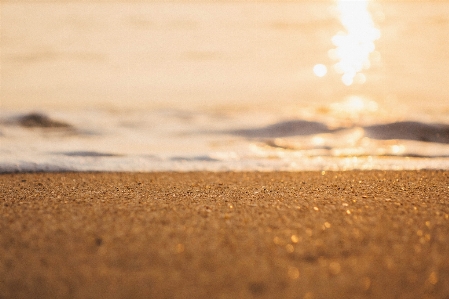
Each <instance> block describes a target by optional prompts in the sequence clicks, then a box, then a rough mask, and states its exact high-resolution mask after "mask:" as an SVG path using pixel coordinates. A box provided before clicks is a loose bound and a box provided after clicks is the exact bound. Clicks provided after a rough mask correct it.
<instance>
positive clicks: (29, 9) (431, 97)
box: [0, 0, 449, 172]
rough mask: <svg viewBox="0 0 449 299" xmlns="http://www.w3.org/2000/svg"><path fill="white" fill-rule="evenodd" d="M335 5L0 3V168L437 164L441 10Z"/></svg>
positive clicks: (446, 32)
mask: <svg viewBox="0 0 449 299" xmlns="http://www.w3.org/2000/svg"><path fill="white" fill-rule="evenodd" d="M359 2H363V1H359ZM339 3H340V2H338V1H328V2H327V1H320V2H298V3H294V2H288V3H233V2H219V3H204V2H201V3H188V2H184V3H182V2H170V3H157V2H153V3H151V2H135V3H120V2H113V3H108V2H95V3H81V2H58V1H57V2H50V3H48V2H46V3H29V2H20V1H19V2H4V3H2V8H1V25H2V26H1V39H2V43H1V45H0V47H1V70H0V72H1V98H0V99H1V111H0V171H1V172H11V171H39V170H40V171H54V170H82V171H85V170H108V171H109V170H110V171H114V170H126V171H153V170H182V171H186V170H268V171H270V170H278V169H282V170H328V169H423V168H433V169H448V168H449V100H448V99H449V88H448V87H447V86H449V77H448V75H447V70H448V69H449V42H448V39H447V36H449V4H448V3H446V2H423V3H421V2H420V3H413V2H401V3H393V2H385V1H382V2H381V1H379V2H377V1H374V0H373V1H368V2H367V6H366V7H355V6H354V7H352V6H349V8H348V7H346V8H345V7H344V5H343V6H339ZM342 3H344V2H342ZM340 4H341V3H340ZM346 6H347V5H346ZM345 9H346V10H347V11H346V12H345ZM348 9H349V10H348ZM358 9H361V11H358ZM348 11H349V12H348ZM355 15H362V16H363V18H356V17H354V16H355ZM352 23H354V24H352ZM351 24H352V25H351ZM351 26H352V27H351ZM362 29H363V30H362ZM348 53H349V55H348Z"/></svg>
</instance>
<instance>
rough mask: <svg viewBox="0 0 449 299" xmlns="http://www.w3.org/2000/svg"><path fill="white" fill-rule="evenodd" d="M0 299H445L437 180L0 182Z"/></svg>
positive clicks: (154, 176)
mask: <svg viewBox="0 0 449 299" xmlns="http://www.w3.org/2000/svg"><path fill="white" fill-rule="evenodd" d="M0 231H1V233H0V298H2V299H3V298H446V299H447V298H449V172H448V171H387V172H384V171H365V172H360V171H348V172H325V173H324V172H323V173H321V172H299V173H279V172H270V173H258V172H247V173H246V172H243V173H207V172H204V173H203V172H194V173H147V174H138V173H40V174H3V175H0Z"/></svg>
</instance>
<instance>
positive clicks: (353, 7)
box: [329, 0, 380, 86]
mask: <svg viewBox="0 0 449 299" xmlns="http://www.w3.org/2000/svg"><path fill="white" fill-rule="evenodd" d="M368 2H369V0H352V1H348V0H339V1H338V2H337V9H338V12H339V16H340V20H341V23H342V25H343V26H344V28H345V30H346V32H343V31H341V32H338V33H337V34H336V35H335V36H334V37H333V38H332V43H333V44H334V45H335V46H336V48H335V49H332V50H330V51H329V56H330V58H331V59H334V60H337V63H336V64H335V65H334V69H335V71H336V72H337V73H339V74H341V75H342V78H341V79H342V81H343V83H344V84H345V85H347V86H349V85H352V84H353V83H354V82H357V83H364V82H365V80H366V78H365V76H364V75H363V74H362V73H361V72H362V71H363V70H365V69H368V68H369V67H370V60H369V55H370V54H371V53H372V52H374V50H375V45H374V41H376V40H377V39H379V37H380V31H379V30H378V29H377V28H376V27H375V25H374V22H373V19H372V17H371V14H370V12H369V11H368Z"/></svg>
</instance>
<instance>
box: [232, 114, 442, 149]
mask: <svg viewBox="0 0 449 299" xmlns="http://www.w3.org/2000/svg"><path fill="white" fill-rule="evenodd" d="M357 129H359V130H363V132H364V134H363V136H361V137H368V138H371V139H378V140H414V141H422V142H434V143H443V144H449V125H446V124H439V123H435V124H427V123H423V122H414V121H402V122H393V123H386V124H376V125H370V126H356V125H355V126H352V127H350V128H348V127H340V128H333V129H330V128H329V127H328V126H327V125H326V124H325V123H321V122H316V121H306V120H289V121H281V122H278V123H275V124H271V125H268V126H263V127H260V128H251V129H239V130H232V131H227V132H226V133H229V134H235V135H239V136H244V137H247V138H281V137H294V136H307V135H316V134H327V133H334V134H338V133H341V132H348V131H354V130H357Z"/></svg>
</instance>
